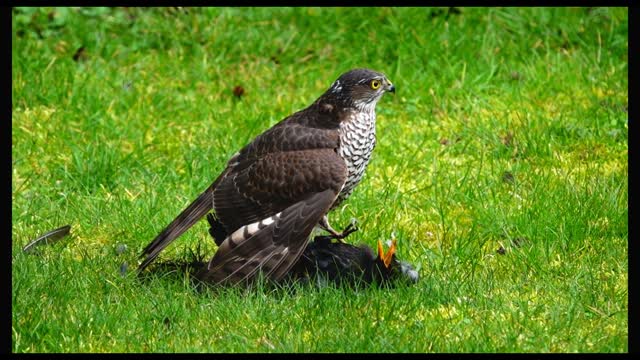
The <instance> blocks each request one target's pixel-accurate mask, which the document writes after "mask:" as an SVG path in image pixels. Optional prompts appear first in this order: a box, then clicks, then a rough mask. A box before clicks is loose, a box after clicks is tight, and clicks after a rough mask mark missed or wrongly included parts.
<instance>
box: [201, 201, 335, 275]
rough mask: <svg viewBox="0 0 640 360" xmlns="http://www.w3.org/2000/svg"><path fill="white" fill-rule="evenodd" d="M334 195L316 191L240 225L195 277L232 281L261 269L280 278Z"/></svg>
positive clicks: (293, 262)
mask: <svg viewBox="0 0 640 360" xmlns="http://www.w3.org/2000/svg"><path fill="white" fill-rule="evenodd" d="M336 196H337V192H335V191H334V190H331V189H328V190H325V191H322V192H319V193H315V194H312V195H310V196H308V197H307V198H306V199H304V200H301V201H299V202H297V203H295V204H294V205H292V206H290V207H288V208H287V209H285V210H284V211H282V212H280V213H278V214H276V215H274V216H271V217H269V218H267V219H263V220H262V221H260V222H258V223H257V224H249V225H245V226H243V227H241V228H240V229H238V230H236V232H234V233H232V234H231V235H229V236H228V237H227V239H225V241H224V242H223V243H222V245H221V246H220V248H219V249H218V251H217V252H216V254H215V256H214V257H213V259H211V261H210V263H209V266H208V267H207V268H206V269H204V270H203V271H202V273H200V274H199V275H198V277H199V278H200V279H201V280H204V281H207V282H211V283H215V284H218V283H226V284H235V283H240V282H243V281H246V280H250V279H251V278H252V276H253V275H254V274H255V273H256V272H257V271H258V270H261V271H262V272H263V274H264V275H265V276H266V277H268V278H270V279H272V280H275V281H278V280H280V279H282V277H283V276H284V274H286V272H287V271H288V270H289V269H290V268H291V266H293V264H295V263H296V261H297V260H298V258H299V257H300V255H301V254H302V252H303V251H304V249H305V247H306V243H307V238H308V237H309V235H310V234H311V231H312V230H313V228H314V227H315V225H316V224H317V223H318V221H319V220H320V218H321V217H322V216H323V215H324V214H325V213H326V212H327V211H328V210H329V207H330V206H331V204H332V203H333V201H334V200H335V198H336ZM265 223H267V224H268V225H264V224H265Z"/></svg>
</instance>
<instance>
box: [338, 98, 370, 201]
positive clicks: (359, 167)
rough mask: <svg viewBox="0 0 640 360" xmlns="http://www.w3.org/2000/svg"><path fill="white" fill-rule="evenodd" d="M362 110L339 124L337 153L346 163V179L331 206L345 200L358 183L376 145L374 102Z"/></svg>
mask: <svg viewBox="0 0 640 360" xmlns="http://www.w3.org/2000/svg"><path fill="white" fill-rule="evenodd" d="M363 110H364V111H358V112H354V113H352V115H351V116H350V118H349V119H348V120H346V121H343V122H342V123H341V124H340V129H339V131H340V147H339V148H338V154H339V155H340V156H341V157H342V158H343V159H344V161H345V163H346V165H347V172H348V173H347V181H346V182H345V185H344V187H343V188H342V191H340V194H339V195H338V198H337V199H336V201H335V203H334V204H333V207H336V206H338V205H339V204H340V203H341V202H342V201H344V200H346V199H347V198H348V197H349V196H350V195H351V192H353V189H354V188H355V187H356V185H358V183H359V182H360V180H361V179H362V176H363V175H364V170H365V169H366V167H367V165H368V164H369V159H370V158H371V154H372V153H373V149H374V148H375V146H376V113H375V104H373V106H367V107H365V108H364V109H363Z"/></svg>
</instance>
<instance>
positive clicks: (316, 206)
mask: <svg viewBox="0 0 640 360" xmlns="http://www.w3.org/2000/svg"><path fill="white" fill-rule="evenodd" d="M385 92H395V87H394V85H393V84H392V83H391V81H389V80H388V79H387V77H386V76H385V75H384V74H382V73H380V72H377V71H373V70H370V69H354V70H350V71H348V72H346V73H344V74H342V75H341V76H340V77H339V78H338V79H337V80H336V81H335V82H334V83H333V84H332V85H331V87H329V89H327V90H326V91H325V92H324V94H322V95H321V96H320V97H319V98H318V99H317V100H316V101H314V102H313V103H312V104H311V105H309V106H308V107H306V108H305V109H302V110H300V111H298V112H296V113H294V114H292V115H290V116H288V117H286V118H285V119H283V120H281V121H280V122H279V123H277V124H276V125H274V126H273V127H271V128H270V129H268V130H266V131H265V132H263V133H262V134H260V135H258V136H257V137H256V138H255V139H254V140H253V141H251V142H250V143H249V144H247V145H246V146H245V147H244V148H242V149H241V150H240V151H239V152H237V153H236V154H234V155H233V156H232V157H231V159H230V160H229V161H228V163H227V166H226V168H225V169H224V170H223V171H222V173H221V174H220V175H219V176H218V178H217V179H216V180H215V181H214V182H213V183H212V184H211V185H210V186H209V187H208V188H207V189H206V190H205V191H204V192H203V193H202V194H200V196H198V198H196V200H194V201H193V202H192V203H191V204H190V205H189V206H188V207H187V208H186V209H184V210H183V211H182V213H180V215H178V217H177V218H175V219H174V220H173V221H172V222H171V223H170V224H169V225H168V226H167V227H166V228H165V229H164V230H163V231H162V232H161V233H160V234H159V235H158V236H157V237H156V238H155V239H154V240H153V241H152V242H151V243H149V245H147V246H146V247H145V248H144V250H143V252H142V254H141V257H145V259H144V260H143V262H142V263H141V264H140V266H139V270H143V269H144V268H145V267H147V266H148V265H149V264H150V263H151V262H152V261H153V260H154V259H155V258H156V257H157V256H158V254H159V253H160V252H161V251H162V250H163V249H164V248H165V247H166V246H167V245H169V244H170V243H171V242H172V241H173V240H175V239H176V238H177V237H179V236H180V235H182V234H183V233H184V232H185V231H186V230H187V229H189V228H190V227H191V226H193V225H194V224H195V223H196V222H197V221H198V220H199V219H201V218H202V217H204V216H205V215H206V214H207V213H208V212H209V211H211V210H213V211H214V212H215V214H216V216H217V218H218V219H219V221H220V223H221V224H222V227H223V228H224V232H225V234H227V235H226V237H225V238H224V240H223V241H222V242H221V243H220V246H219V247H218V250H217V251H216V253H215V254H214V256H213V258H212V259H211V261H209V263H208V265H207V268H206V269H207V276H206V280H207V281H208V282H210V283H213V284H238V283H242V282H250V281H252V280H253V279H254V278H255V277H256V275H257V274H258V273H259V272H261V273H262V274H263V275H264V276H265V277H266V278H268V279H271V280H274V281H279V280H281V279H283V278H284V277H285V275H286V274H287V272H288V271H289V270H290V269H291V267H292V266H293V265H294V264H295V263H296V262H297V260H298V259H299V257H300V256H301V254H302V253H303V251H304V249H305V248H306V246H307V241H308V238H309V236H310V234H311V231H312V230H313V229H314V228H315V227H316V226H319V227H320V228H322V229H324V230H326V231H328V232H329V233H330V234H331V235H330V236H331V237H332V238H335V239H343V238H344V237H345V236H347V235H348V234H349V233H350V232H352V231H353V230H354V229H353V228H350V227H348V228H347V229H345V231H343V232H341V233H339V232H337V231H336V230H334V229H333V228H332V227H331V225H330V224H329V221H328V217H327V213H328V212H329V211H330V210H331V209H333V208H335V207H336V206H338V205H339V204H340V203H342V201H344V200H345V199H347V198H348V197H349V196H350V195H351V192H352V191H353V190H354V188H355V186H356V185H357V184H358V183H359V182H360V180H361V179H362V176H363V174H364V171H365V168H366V166H367V164H368V163H369V159H370V157H371V154H372V151H373V149H374V147H375V144H376V131H375V129H376V127H375V124H376V114H375V108H376V104H377V103H378V100H380V98H381V97H382V95H383V94H384V93H385Z"/></svg>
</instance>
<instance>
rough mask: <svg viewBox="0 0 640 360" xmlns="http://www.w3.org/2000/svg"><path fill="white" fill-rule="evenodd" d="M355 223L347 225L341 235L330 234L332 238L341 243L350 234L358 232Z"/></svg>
mask: <svg viewBox="0 0 640 360" xmlns="http://www.w3.org/2000/svg"><path fill="white" fill-rule="evenodd" d="M356 223H357V222H356V221H351V223H350V224H349V225H347V227H346V228H344V230H342V232H341V233H335V234H332V236H333V238H334V239H336V240H338V241H340V242H343V241H342V239H344V238H346V237H347V236H349V235H350V234H351V233H354V232H356V231H358V226H357V225H356Z"/></svg>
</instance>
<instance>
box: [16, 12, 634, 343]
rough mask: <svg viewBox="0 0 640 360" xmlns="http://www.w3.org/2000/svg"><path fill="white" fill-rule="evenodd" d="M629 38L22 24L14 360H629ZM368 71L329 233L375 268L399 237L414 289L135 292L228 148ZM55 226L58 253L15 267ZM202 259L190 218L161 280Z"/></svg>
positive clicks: (47, 250) (598, 31)
mask: <svg viewBox="0 0 640 360" xmlns="http://www.w3.org/2000/svg"><path fill="white" fill-rule="evenodd" d="M627 17H628V15H627V9H625V8H590V9H585V8H563V9H555V8H525V9H523V8H495V9H484V8H462V9H460V12H455V11H454V12H447V10H446V9H427V8H425V9H412V8H377V9H360V8H340V9H332V8H310V9H304V8H303V9H292V8H284V9H283V8H265V9H251V8H245V9H228V8H226V9H225V8H211V9H188V11H186V12H185V11H180V10H178V11H175V10H169V9H129V10H123V9H101V8H94V9H55V10H52V9H16V10H14V15H13V25H12V28H13V32H12V39H13V45H12V50H13V51H12V61H13V81H12V89H13V92H12V112H13V115H12V144H13V145H12V164H13V167H12V224H13V227H12V350H13V351H14V352H112V351H118V352H120V351H124V352H141V351H152V352H156V351H158V352H163V351H166V352H176V351H177V352H245V351H248V352H626V351H628V331H627V326H628V318H627V311H628V300H627V299H628V297H627V295H628V287H627V279H628V270H627V268H628V260H627V259H628V257H627V244H628V239H627V237H628V230H627V226H628V210H627V209H628V208H627V199H628V192H627V185H628V180H627V172H628V165H627V151H628V145H627V134H628V128H627V126H628V114H627V106H628V97H627V92H628V81H627V74H628V61H627V51H628V26H627ZM81 46H83V47H84V49H85V50H84V52H83V53H82V54H79V53H78V52H77V50H78V49H79V48H80V47H81ZM74 54H75V55H77V56H76V58H77V60H78V61H75V60H74ZM360 66H367V67H370V68H373V69H376V70H379V71H382V72H385V73H386V74H387V75H388V77H389V78H390V79H391V80H392V81H393V82H394V84H396V86H397V88H398V91H397V94H396V95H395V96H386V97H385V98H384V99H382V100H381V101H380V103H379V104H378V146H377V148H376V150H375V152H374V156H373V159H372V162H371V164H370V166H369V168H368V170H367V174H366V176H365V178H364V180H363V182H362V183H361V184H360V186H359V187H358V188H357V189H356V191H355V193H354V195H353V196H352V197H351V198H350V199H349V201H347V202H346V203H344V205H343V206H342V207H341V208H339V209H337V210H335V211H334V213H333V215H332V223H333V224H334V226H337V227H341V226H343V225H346V224H347V223H348V221H349V220H350V219H351V218H352V217H354V218H357V219H358V220H359V223H360V226H361V231H359V232H357V233H354V234H353V235H351V237H350V238H349V239H348V241H349V242H351V243H359V242H362V243H367V244H369V245H371V246H374V245H375V243H376V242H377V240H378V239H387V238H389V236H390V234H391V232H392V231H395V232H396V234H397V238H398V241H399V244H398V245H399V254H398V256H399V257H400V258H401V259H403V260H407V261H409V262H411V263H413V264H415V265H416V267H418V268H419V271H420V274H421V280H420V282H419V283H418V284H416V285H414V286H410V287H405V286H401V287H399V288H397V289H392V290H386V289H378V288H370V289H366V290H359V291H355V290H349V289H336V288H333V287H327V288H322V289H317V288H301V289H298V290H297V291H294V292H284V291H270V290H268V289H267V288H262V287H260V288H257V289H254V290H251V291H246V292H245V291H239V290H233V289H232V290H226V291H222V292H215V291H205V292H199V291H197V290H196V289H194V287H193V286H192V285H191V283H190V282H189V281H188V277H187V276H186V275H185V274H183V273H174V274H171V273H168V274H159V275H157V276H154V277H152V278H151V279H150V280H148V281H141V280H140V279H138V278H137V277H136V276H135V272H134V271H132V269H134V268H135V266H136V265H137V261H138V258H137V255H138V254H139V252H140V251H141V249H142V248H143V247H144V246H145V245H146V244H147V243H148V242H149V241H150V240H151V239H152V238H153V237H154V236H155V235H156V234H157V233H158V232H159V231H160V230H161V229H162V228H163V227H164V226H165V225H166V224H167V223H168V222H169V221H170V220H172V219H173V218H174V217H175V216H176V215H177V214H178V213H179V212H180V211H181V210H182V209H183V208H184V207H185V206H186V205H187V204H188V203H189V202H190V201H191V200H193V199H194V198H195V197H196V196H197V195H198V194H199V193H200V192H201V191H202V190H204V189H205V188H206V187H207V186H208V185H209V184H210V182H211V181H212V180H213V179H214V178H215V177H216V176H217V174H218V173H219V172H220V171H221V170H222V169H223V168H224V166H225V163H226V160H227V159H228V158H229V157H230V156H231V155H232V154H233V153H234V152H236V151H237V150H238V149H239V148H240V147H242V146H243V145H245V144H246V143H247V142H249V141H250V140H251V139H252V138H253V137H254V136H256V135H257V134H259V133H261V132H262V131H263V130H265V129H267V128H268V127H270V126H271V125H273V124H275V123H276V122H277V121H279V120H280V119H282V118H283V117H285V116H286V115H288V114H290V113H292V112H293V111H296V110H298V109H301V108H302V107H305V106H306V105H308V104H309V103H310V102H312V101H313V100H315V99H316V98H317V97H318V96H319V95H320V94H321V93H322V92H323V91H324V90H325V89H326V88H327V87H328V86H329V85H330V84H331V82H333V81H334V80H335V79H336V78H337V77H338V76H339V75H340V74H341V73H342V72H344V71H346V70H348V69H350V68H353V67H360ZM237 85H240V86H242V87H243V88H244V89H245V90H246V93H245V95H244V96H243V97H242V98H241V99H237V98H235V97H234V96H233V93H232V89H233V87H234V86H237ZM65 224H71V225H72V236H71V237H70V238H67V239H64V240H62V241H60V242H58V243H56V244H54V245H50V246H46V247H41V249H40V251H39V252H38V253H37V254H25V253H23V252H22V250H21V248H22V246H24V245H25V244H27V243H28V242H29V241H30V240H31V239H32V238H34V237H36V236H38V235H39V234H42V233H44V232H46V231H48V230H50V229H53V228H56V227H59V226H62V225H65ZM198 243H202V244H203V245H202V249H203V251H204V252H206V254H207V256H210V255H211V254H212V253H213V251H214V245H213V244H212V242H211V240H210V239H209V238H208V234H207V226H206V221H202V222H200V223H198V224H197V225H196V226H194V228H192V229H191V230H190V231H189V232H187V233H186V234H185V235H184V236H183V237H181V238H180V239H179V240H178V241H176V242H175V243H174V244H173V245H172V246H171V247H170V248H169V249H167V250H166V251H165V252H164V253H163V254H162V258H163V259H165V260H179V259H185V258H188V256H189V252H190V251H192V250H193V249H195V248H196V246H197V245H196V244H198ZM123 244H124V245H126V246H127V249H126V251H125V252H124V253H122V254H119V253H118V252H116V248H117V247H118V246H119V245H123ZM501 247H502V250H503V251H502V250H501V251H500V252H498V251H497V250H498V249H499V248H501ZM124 262H126V263H127V264H128V269H129V270H128V272H127V273H126V274H125V275H124V276H123V275H121V273H120V266H121V264H122V263H124Z"/></svg>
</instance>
